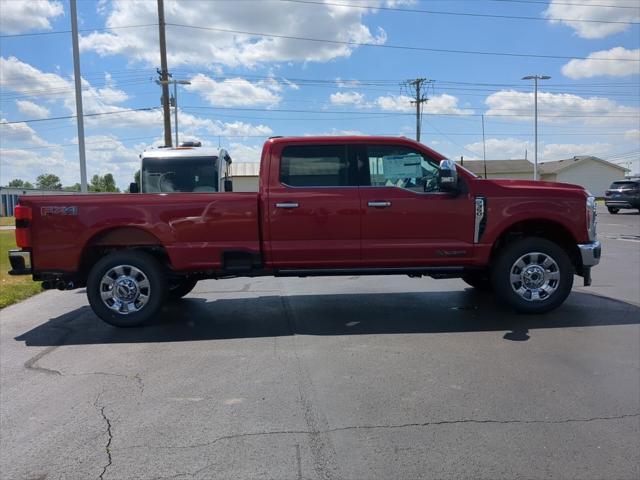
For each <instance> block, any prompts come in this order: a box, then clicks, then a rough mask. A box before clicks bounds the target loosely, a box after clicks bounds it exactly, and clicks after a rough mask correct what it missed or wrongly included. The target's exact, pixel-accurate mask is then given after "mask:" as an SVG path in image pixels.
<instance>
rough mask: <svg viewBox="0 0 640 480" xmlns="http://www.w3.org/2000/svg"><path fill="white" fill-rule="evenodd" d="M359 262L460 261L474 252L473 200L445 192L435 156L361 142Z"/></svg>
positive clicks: (382, 264) (421, 263)
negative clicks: (441, 185)
mask: <svg viewBox="0 0 640 480" xmlns="http://www.w3.org/2000/svg"><path fill="white" fill-rule="evenodd" d="M356 155H357V157H358V163H359V164H360V166H361V167H360V185H361V188H360V206H361V211H362V262H363V264H365V265H367V266H379V267H387V266H388V267H391V266H393V267H403V266H407V267H411V266H425V265H454V264H457V265H461V264H464V263H465V260H468V259H469V258H470V257H471V255H472V247H473V218H474V217H473V213H474V209H473V201H472V199H470V198H469V196H468V195H467V194H466V193H461V194H459V195H457V196H453V195H451V194H447V193H443V192H440V191H439V187H438V164H439V162H438V161H437V160H434V159H432V158H430V157H429V156H428V155H427V154H426V153H424V152H421V151H418V150H415V149H413V148H412V147H408V146H404V145H389V144H385V145H375V144H369V145H363V146H362V147H360V149H359V150H358V152H357V154H356Z"/></svg>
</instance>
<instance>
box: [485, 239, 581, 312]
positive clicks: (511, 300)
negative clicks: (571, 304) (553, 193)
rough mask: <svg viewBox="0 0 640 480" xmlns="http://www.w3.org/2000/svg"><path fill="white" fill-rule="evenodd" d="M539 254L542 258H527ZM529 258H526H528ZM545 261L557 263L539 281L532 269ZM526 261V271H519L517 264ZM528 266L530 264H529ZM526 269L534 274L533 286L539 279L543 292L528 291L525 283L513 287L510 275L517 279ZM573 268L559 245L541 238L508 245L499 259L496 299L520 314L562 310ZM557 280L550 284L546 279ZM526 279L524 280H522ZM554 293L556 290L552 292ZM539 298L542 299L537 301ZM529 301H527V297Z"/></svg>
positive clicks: (493, 280) (495, 271)
mask: <svg viewBox="0 0 640 480" xmlns="http://www.w3.org/2000/svg"><path fill="white" fill-rule="evenodd" d="M533 253H539V254H541V255H535V256H533V255H532V256H530V257H529V256H527V255H528V254H533ZM525 256H526V257H525ZM545 256H546V257H548V258H550V259H551V260H553V262H555V265H551V266H550V267H549V269H547V268H546V267H544V268H543V270H544V274H543V277H540V275H539V274H538V272H537V271H536V267H535V266H533V265H534V264H536V263H537V262H540V261H542V259H544V258H545ZM523 257H525V259H524V260H523V264H524V265H525V268H522V269H519V268H518V266H517V265H516V263H517V262H518V261H519V260H520V259H521V258H523ZM527 262H529V263H527ZM527 268H532V270H529V272H531V277H533V278H532V279H531V281H532V285H533V284H535V281H538V280H539V279H540V278H542V280H540V281H541V282H544V283H543V285H541V286H542V287H544V288H526V287H527V285H525V283H524V282H520V283H518V282H516V283H514V286H512V282H511V274H512V270H513V272H514V275H516V276H518V275H520V274H521V273H522V274H524V273H526V269H527ZM573 275H574V271H573V265H572V263H571V260H570V259H569V256H568V255H567V253H566V252H565V251H564V250H563V249H562V248H561V247H560V246H558V245H557V244H556V243H553V242H551V241H549V240H546V239H544V238H539V237H527V238H522V239H520V240H516V241H515V242H513V243H510V244H507V245H506V246H505V247H504V248H503V250H502V252H501V253H500V255H499V256H498V258H497V259H496V261H495V263H494V266H493V270H492V275H491V283H492V284H493V289H494V290H495V292H496V295H497V297H498V298H499V299H500V300H501V301H503V302H504V303H506V304H507V305H509V306H511V307H512V308H514V309H515V310H516V311H518V312H520V313H546V312H549V311H551V310H553V309H555V308H557V307H559V306H560V305H561V304H562V303H563V302H564V301H565V300H566V298H567V296H568V295H569V293H571V287H572V286H573ZM552 276H553V277H557V280H547V277H552ZM522 278H524V277H522ZM516 287H518V291H520V292H522V294H519V293H517V292H516V290H515V289H516ZM552 289H553V290H552ZM547 292H551V293H547ZM534 295H536V296H537V297H538V298H539V299H534ZM527 296H528V297H529V298H526V297H527Z"/></svg>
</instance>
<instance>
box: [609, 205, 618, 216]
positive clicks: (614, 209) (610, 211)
mask: <svg viewBox="0 0 640 480" xmlns="http://www.w3.org/2000/svg"><path fill="white" fill-rule="evenodd" d="M607 210H609V213H611V214H613V215H615V214H616V213H618V211H619V210H620V209H619V208H613V207H607Z"/></svg>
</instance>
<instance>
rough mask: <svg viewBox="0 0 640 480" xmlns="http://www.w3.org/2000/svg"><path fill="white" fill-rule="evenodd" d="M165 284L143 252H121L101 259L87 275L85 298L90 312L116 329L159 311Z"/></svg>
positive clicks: (156, 266) (160, 272) (156, 265)
mask: <svg viewBox="0 0 640 480" xmlns="http://www.w3.org/2000/svg"><path fill="white" fill-rule="evenodd" d="M166 292H167V281H166V276H165V275H164V272H163V269H162V267H161V265H160V264H159V263H158V261H157V260H156V259H155V258H154V257H152V256H151V255H149V254H148V253H145V252H136V251H121V252H114V253H111V254H109V255H107V256H105V257H103V258H101V259H100V260H99V261H98V262H97V263H96V264H95V265H94V267H93V268H92V269H91V272H89V277H88V279H87V298H88V299H89V304H90V305H91V308H92V309H93V311H94V312H95V313H96V315H98V317H100V318H101V319H102V320H104V321H105V322H107V323H109V324H111V325H114V326H116V327H134V326H138V325H140V324H142V323H144V322H145V321H147V320H149V319H150V318H151V317H153V316H154V315H155V314H157V313H158V312H159V311H160V308H161V307H162V303H163V301H164V299H165V297H166Z"/></svg>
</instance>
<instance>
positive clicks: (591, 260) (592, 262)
mask: <svg viewBox="0 0 640 480" xmlns="http://www.w3.org/2000/svg"><path fill="white" fill-rule="evenodd" d="M578 250H580V256H581V257H582V266H583V267H595V266H596V265H598V264H599V263H600V256H601V255H602V246H601V245H600V242H599V241H597V240H596V241H595V242H591V243H579V244H578Z"/></svg>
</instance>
